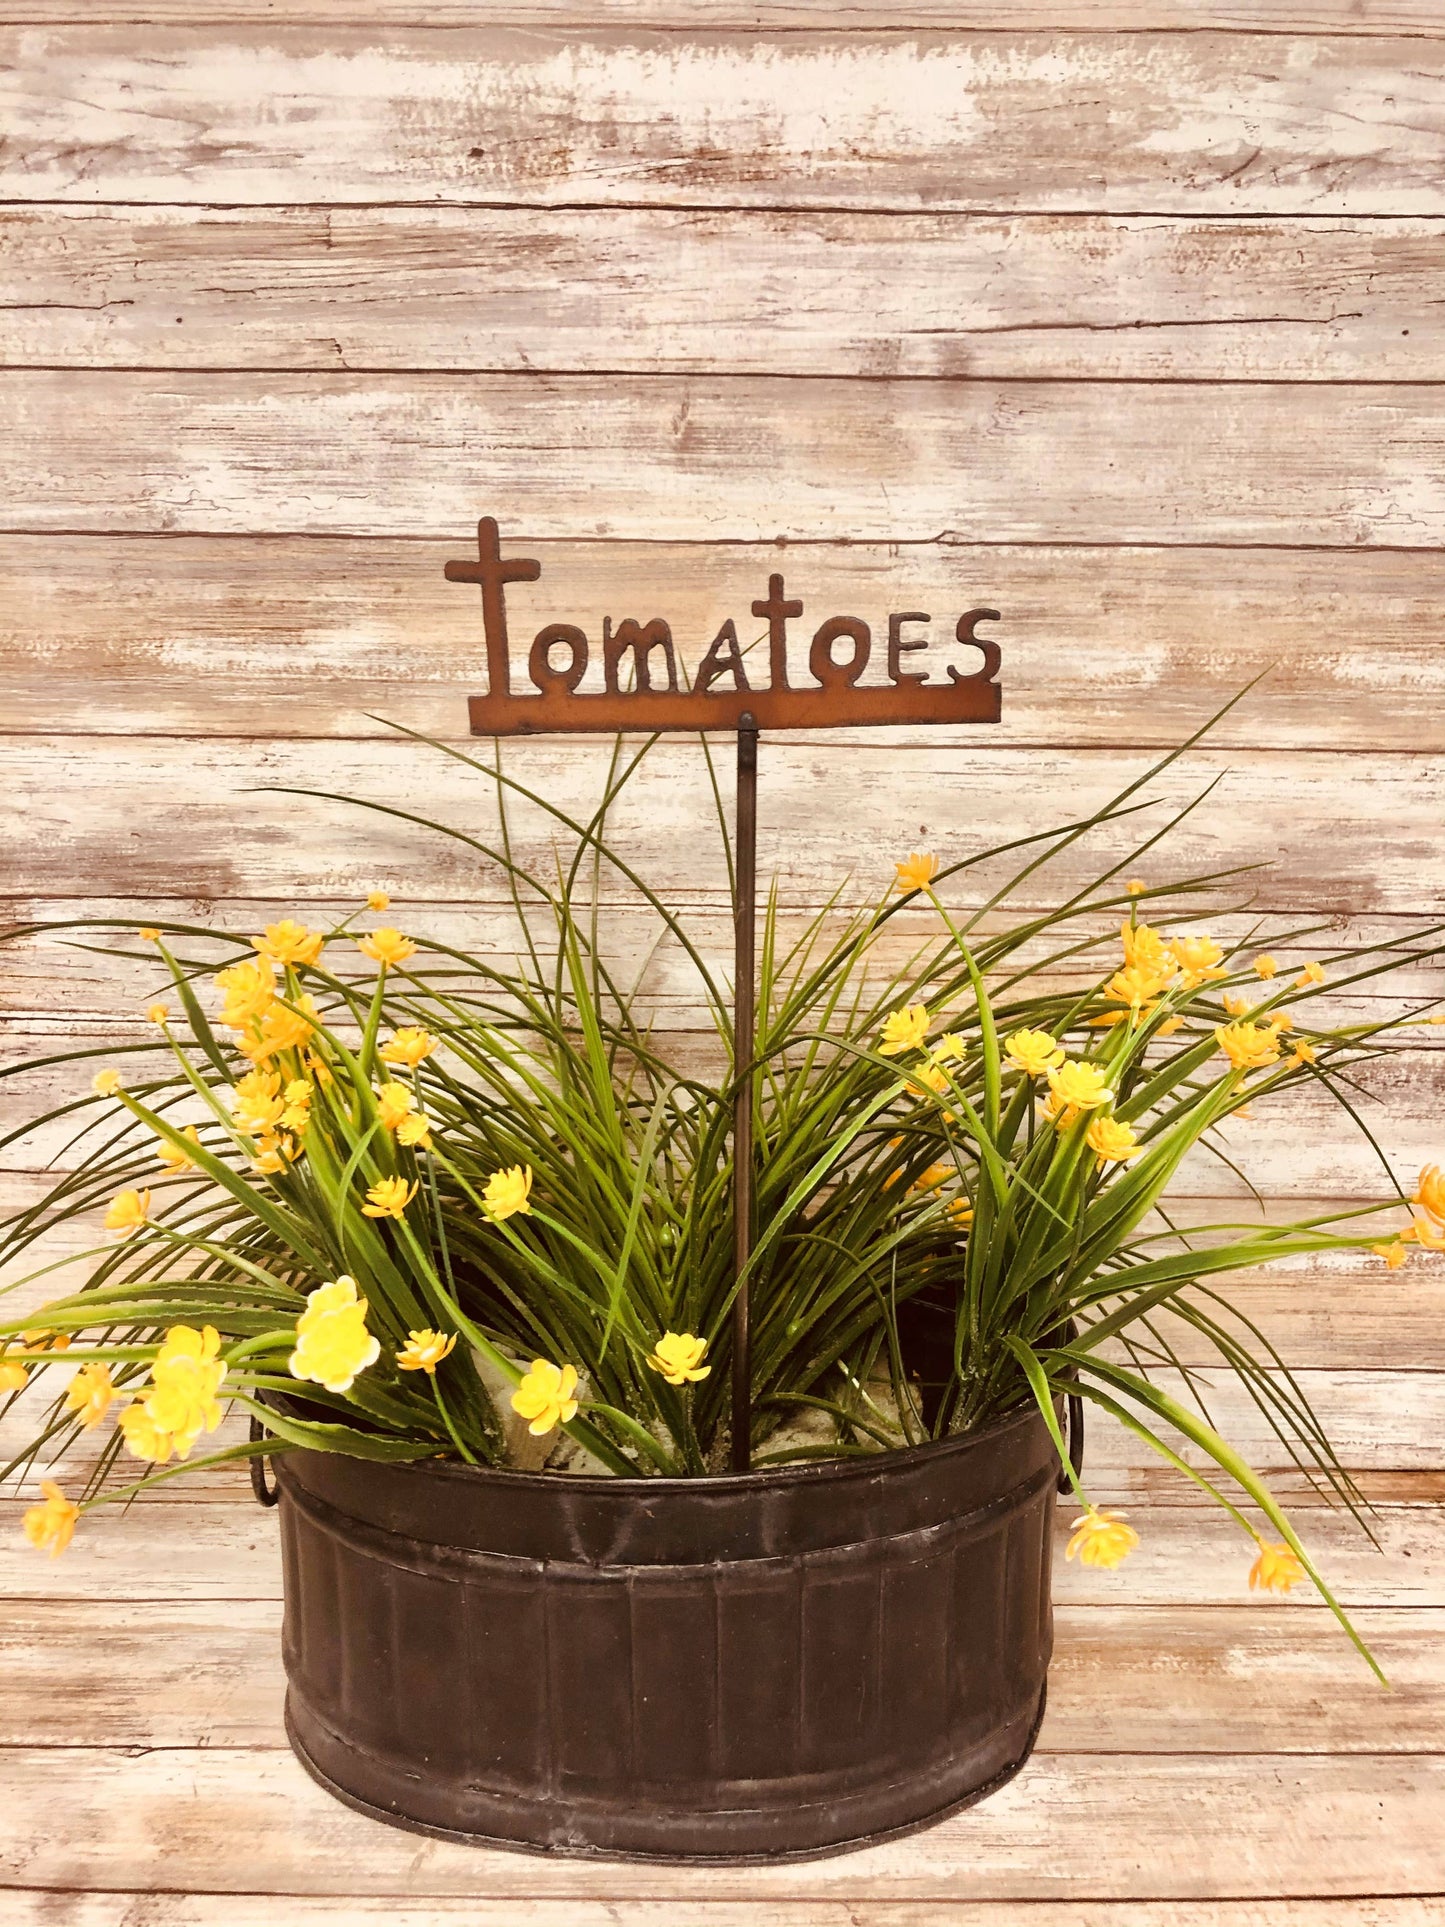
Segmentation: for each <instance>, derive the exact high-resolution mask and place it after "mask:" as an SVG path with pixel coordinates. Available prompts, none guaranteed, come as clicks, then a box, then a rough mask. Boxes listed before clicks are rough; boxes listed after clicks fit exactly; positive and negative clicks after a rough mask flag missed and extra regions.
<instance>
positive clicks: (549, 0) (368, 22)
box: [0, 0, 1441, 38]
mask: <svg viewBox="0 0 1445 1927" xmlns="http://www.w3.org/2000/svg"><path fill="white" fill-rule="evenodd" d="M105 17H106V19H107V20H108V21H121V20H124V21H127V22H135V23H144V24H152V23H154V24H157V25H167V26H183V27H185V26H192V25H193V24H194V23H195V19H196V13H195V9H194V7H191V6H188V5H186V4H185V0H112V3H111V4H110V5H108V6H107V7H106V8H105ZM90 18H91V17H90V15H89V14H88V13H87V12H86V11H85V9H84V7H83V4H82V0H5V4H4V5H0V23H5V24H11V23H14V24H18V25H26V26H29V25H41V24H47V25H53V24H59V25H63V26H69V25H77V24H80V23H82V22H84V23H86V24H89V23H90ZM208 18H210V19H212V20H214V21H216V22H220V21H227V22H244V21H254V22H258V23H260V24H262V25H265V26H281V25H287V26H297V25H313V24H314V25H318V26H320V25H326V26H348V27H349V26H372V27H376V26H381V25H385V24H396V25H399V26H407V27H474V26H475V25H476V22H477V12H476V8H475V7H474V6H472V5H471V4H469V0H373V3H372V4H368V5H365V6H363V5H362V4H361V3H360V0H221V4H219V5H217V6H216V7H215V8H214V9H213V10H212V12H211V13H210V14H209V15H208ZM487 18H488V20H489V21H492V22H494V23H496V24H498V25H501V24H504V23H506V24H510V23H515V24H517V25H526V26H574V25H581V26H585V27H597V26H599V25H601V24H603V23H607V24H615V25H617V26H644V27H649V28H650V27H661V28H673V29H679V30H681V29H690V30H692V31H697V30H698V29H700V28H703V27H726V28H737V29H757V30H766V29H777V28H784V27H786V28H810V29H814V30H818V29H826V30H830V31H837V32H848V31H867V32H879V31H883V30H885V29H886V30H892V31H906V30H909V29H915V28H920V27H924V28H936V29H944V30H947V31H951V32H963V31H966V30H978V31H980V32H986V33H988V32H995V31H999V30H1007V31H1010V32H1015V33H1016V32H1022V31H1023V30H1025V29H1029V30H1035V31H1037V30H1050V31H1055V30H1057V31H1062V32H1065V33H1081V32H1101V33H1155V32H1163V33H1168V32H1194V33H1198V32H1205V31H1235V32H1240V33H1251V34H1297V33H1320V34H1364V35H1376V34H1393V33H1401V34H1408V35H1410V36H1412V37H1422V38H1430V37H1434V36H1437V35H1438V34H1439V33H1440V31H1441V20H1440V16H1439V14H1438V12H1437V11H1436V10H1435V8H1434V6H1433V5H1432V4H1431V0H1019V4H1018V5H1017V6H1012V5H1001V4H999V0H990V4H982V0H866V4H865V0H695V3H693V4H689V5H687V6H682V5H679V4H676V3H675V0H590V3H589V4H586V5H583V4H581V0H502V4H500V5H499V6H497V7H496V8H495V9H490V10H489V11H488V14H487Z"/></svg>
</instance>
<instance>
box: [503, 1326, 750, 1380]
mask: <svg viewBox="0 0 1445 1927" xmlns="http://www.w3.org/2000/svg"><path fill="white" fill-rule="evenodd" d="M706 1352H707V1340H706V1339H705V1338H695V1337H694V1336H693V1335H692V1333H691V1332H664V1333H663V1334H662V1336H661V1338H659V1339H658V1341H657V1344H656V1345H655V1346H654V1347H653V1350H652V1354H651V1356H650V1357H649V1359H648V1361H647V1362H648V1364H649V1365H650V1366H651V1367H652V1369H653V1371H655V1372H661V1373H662V1376H663V1377H664V1378H665V1379H666V1380H667V1382H668V1384H669V1385H684V1384H686V1385H691V1384H695V1383H696V1381H697V1380H698V1379H700V1378H706V1377H707V1375H708V1373H709V1372H710V1371H711V1370H712V1366H711V1365H704V1364H703V1362H702V1361H703V1357H704V1355H705V1354H706ZM533 1369H535V1367H534V1368H533Z"/></svg>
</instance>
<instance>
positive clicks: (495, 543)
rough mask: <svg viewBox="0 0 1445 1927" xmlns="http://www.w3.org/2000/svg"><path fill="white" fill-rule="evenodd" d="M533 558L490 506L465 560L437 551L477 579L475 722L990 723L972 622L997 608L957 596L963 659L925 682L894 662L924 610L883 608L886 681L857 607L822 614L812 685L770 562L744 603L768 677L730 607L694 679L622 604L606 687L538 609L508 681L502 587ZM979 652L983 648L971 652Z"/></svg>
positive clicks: (989, 683)
mask: <svg viewBox="0 0 1445 1927" xmlns="http://www.w3.org/2000/svg"><path fill="white" fill-rule="evenodd" d="M541 573H542V565H541V563H540V562H538V561H536V560H535V559H532V558H530V557H523V556H503V554H502V544H501V537H500V535H499V533H498V529H497V524H496V521H495V519H494V518H493V517H492V516H490V515H488V516H484V517H483V519H482V520H481V521H480V522H479V523H478V524H477V559H476V561H475V562H472V561H467V562H448V563H447V565H446V577H447V580H448V581H449V582H475V583H478V584H480V586H481V591H482V627H483V632H484V635H485V638H486V649H487V678H488V685H487V693H486V695H485V696H473V697H472V698H471V702H470V705H469V707H470V712H471V728H472V734H473V735H474V736H531V735H542V734H551V733H553V732H554V731H556V732H563V733H569V734H577V733H579V732H583V733H590V732H592V731H599V732H603V733H610V732H612V731H615V730H623V729H629V730H656V729H694V730H702V729H736V728H737V727H738V723H739V721H740V719H741V718H742V717H743V716H744V715H746V716H749V717H750V718H751V719H752V721H753V724H754V726H755V727H756V728H758V729H763V730H770V729H836V728H840V727H849V728H854V727H857V726H858V725H860V724H870V723H996V722H997V721H998V720H999V710H1000V691H999V685H998V684H997V682H995V680H994V678H995V676H996V675H997V674H998V669H999V661H1000V655H999V646H998V644H997V643H996V642H995V641H993V640H992V638H991V637H988V636H981V635H979V634H978V624H979V623H981V622H998V621H999V620H1000V619H1001V618H1000V616H999V612H998V610H997V609H983V608H978V609H968V610H965V612H964V613H963V614H962V615H961V616H960V617H959V618H958V621H957V623H956V624H955V626H954V632H953V633H954V637H955V639H956V640H957V642H958V643H959V644H961V645H962V646H963V647H964V649H965V650H968V651H972V652H976V653H974V654H972V655H966V656H965V658H964V666H963V667H960V666H959V665H958V664H956V663H952V662H950V663H949V664H948V665H947V670H948V680H947V681H946V682H930V681H929V679H928V677H927V675H926V674H925V673H924V672H922V671H921V670H918V669H905V668H904V666H903V664H904V658H905V656H908V655H911V654H916V653H917V652H918V651H919V650H922V649H926V648H927V647H928V643H927V641H926V639H925V638H924V637H922V636H920V635H918V634H916V633H914V634H909V633H908V631H909V630H910V629H912V630H915V631H916V630H917V629H918V628H919V627H920V626H921V625H922V624H925V623H927V622H929V621H930V620H931V617H930V616H929V615H928V614H927V613H926V612H924V611H923V610H918V609H908V610H902V611H898V612H895V613H893V614H890V615H889V617H888V629H887V639H886V642H884V644H883V651H884V666H885V668H886V672H887V676H888V680H887V681H886V682H874V683H865V682H863V681H862V680H861V678H862V676H863V672H864V671H865V669H867V667H868V664H869V661H870V659H871V658H872V655H873V647H874V642H873V632H872V629H871V628H870V626H869V624H868V623H867V622H865V621H864V620H863V619H862V618H861V617H860V616H850V615H839V616H829V617H827V618H826V619H825V620H824V621H822V622H820V623H819V624H818V625H817V627H816V628H815V630H814V632H813V636H812V640H811V642H810V644H809V648H808V669H809V673H810V674H811V676H812V677H813V683H812V685H811V686H809V687H806V688H801V689H795V688H794V687H792V685H791V684H790V683H789V680H788V627H787V625H788V623H789V622H791V621H798V620H800V619H801V617H802V614H803V601H802V598H801V597H800V596H790V595H789V594H788V593H787V590H786V587H785V585H784V581H783V577H782V575H781V574H775V575H771V576H769V578H768V592H767V594H766V595H765V596H761V597H759V598H758V600H757V601H755V602H754V603H753V604H752V613H753V615H754V616H756V617H757V618H758V619H759V620H760V621H763V622H766V624H767V641H768V657H767V660H768V672H769V681H768V686H767V687H765V688H762V687H754V686H753V685H752V683H751V682H750V681H749V677H748V669H747V664H746V661H745V660H744V655H743V649H742V645H741V644H740V643H739V641H738V632H737V624H736V623H735V621H734V620H733V619H732V617H729V618H728V620H727V621H726V622H724V623H723V625H722V627H721V628H720V629H719V630H718V632H717V634H716V635H715V636H714V637H713V639H712V641H711V643H709V645H708V648H707V651H706V653H705V655H704V656H703V659H702V661H701V663H700V664H699V666H698V673H697V678H696V680H695V682H694V684H693V687H692V688H690V689H689V688H686V687H684V685H683V684H682V683H681V681H680V680H679V677H678V667H677V652H676V650H675V648H674V646H673V638H672V629H671V627H670V626H669V624H668V623H667V622H666V621H665V620H664V619H663V618H662V617H661V616H653V617H651V618H650V619H649V620H648V621H646V622H639V621H638V620H637V618H636V617H635V616H627V617H624V618H623V619H622V620H621V621H619V622H618V623H617V624H616V626H615V627H614V625H613V622H612V618H611V617H610V616H609V617H604V618H603V622H602V634H601V636H600V638H598V642H599V645H600V651H601V663H602V675H603V684H604V687H603V688H602V689H601V690H598V691H595V692H593V691H588V692H585V693H584V692H583V691H582V690H581V689H580V684H581V682H582V679H583V677H584V676H585V675H586V673H587V669H588V667H589V665H590V663H591V662H592V660H593V655H592V650H593V643H592V641H591V640H590V639H589V637H588V635H587V633H586V631H585V630H583V629H581V628H579V627H578V626H577V625H576V624H574V623H570V622H549V623H547V624H546V625H545V626H544V627H543V628H541V629H539V630H538V631H537V634H536V636H535V637H534V638H533V640H532V644H531V650H530V653H529V655H528V659H527V669H528V674H529V676H530V678H531V682H532V689H531V691H529V692H528V693H526V694H522V693H514V692H513V689H512V660H511V639H510V637H509V635H508V632H507V595H506V592H507V587H508V585H509V584H511V583H514V582H535V581H537V579H538V578H539V577H540V575H541ZM980 657H981V658H982V660H981V661H980V660H979V658H980Z"/></svg>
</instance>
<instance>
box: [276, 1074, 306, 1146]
mask: <svg viewBox="0 0 1445 1927" xmlns="http://www.w3.org/2000/svg"><path fill="white" fill-rule="evenodd" d="M310 1122H311V1086H310V1085H309V1084H308V1083H307V1082H306V1079H305V1078H304V1077H293V1078H292V1079H291V1081H290V1083H289V1084H288V1085H287V1086H286V1108H285V1110H284V1111H283V1112H282V1113H281V1123H282V1127H283V1128H284V1129H285V1130H288V1131H300V1132H303V1133H304V1131H305V1129H306V1127H307V1125H308V1124H309V1123H310Z"/></svg>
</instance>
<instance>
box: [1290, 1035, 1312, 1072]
mask: <svg viewBox="0 0 1445 1927" xmlns="http://www.w3.org/2000/svg"><path fill="white" fill-rule="evenodd" d="M1315 1057H1316V1052H1315V1047H1314V1045H1313V1044H1307V1043H1306V1042H1305V1040H1304V1038H1303V1037H1301V1039H1300V1040H1299V1042H1298V1043H1297V1044H1296V1045H1295V1047H1294V1054H1293V1056H1292V1057H1291V1058H1290V1060H1289V1061H1290V1064H1291V1066H1295V1067H1297V1066H1298V1065H1300V1064H1313V1063H1314V1061H1315Z"/></svg>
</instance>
